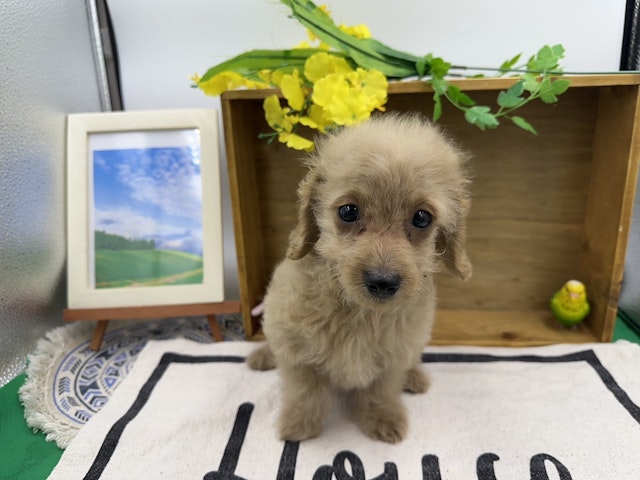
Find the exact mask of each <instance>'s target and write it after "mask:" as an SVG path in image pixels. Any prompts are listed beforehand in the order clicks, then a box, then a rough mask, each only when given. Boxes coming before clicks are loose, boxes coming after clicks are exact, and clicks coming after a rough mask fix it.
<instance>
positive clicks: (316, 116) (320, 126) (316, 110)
mask: <svg viewBox="0 0 640 480" xmlns="http://www.w3.org/2000/svg"><path fill="white" fill-rule="evenodd" d="M299 121H300V123H301V124H302V125H305V126H307V127H309V128H313V129H314V130H318V131H319V132H320V133H325V132H326V131H327V129H328V128H330V127H333V126H335V123H334V122H332V121H331V119H330V118H328V117H327V115H326V113H325V111H324V109H323V108H322V107H321V106H319V105H315V104H311V105H310V106H309V107H308V108H307V116H306V117H300V119H299Z"/></svg>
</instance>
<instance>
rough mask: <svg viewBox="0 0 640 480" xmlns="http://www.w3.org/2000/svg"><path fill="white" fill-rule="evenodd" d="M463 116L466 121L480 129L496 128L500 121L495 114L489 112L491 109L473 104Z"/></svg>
mask: <svg viewBox="0 0 640 480" xmlns="http://www.w3.org/2000/svg"><path fill="white" fill-rule="evenodd" d="M464 118H465V120H466V121H467V122H469V123H470V124H472V125H475V126H476V127H478V128H479V129H480V130H484V129H486V128H496V127H497V126H498V125H500V122H499V121H498V119H497V118H496V116H495V115H494V114H493V113H491V109H490V108H489V107H485V106H475V107H471V108H470V109H468V110H467V111H466V112H464Z"/></svg>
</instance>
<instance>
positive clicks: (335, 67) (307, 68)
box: [304, 52, 353, 83]
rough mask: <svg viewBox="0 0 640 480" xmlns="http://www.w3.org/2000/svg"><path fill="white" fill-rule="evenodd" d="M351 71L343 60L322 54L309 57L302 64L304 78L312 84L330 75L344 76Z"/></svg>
mask: <svg viewBox="0 0 640 480" xmlns="http://www.w3.org/2000/svg"><path fill="white" fill-rule="evenodd" d="M352 71H353V70H352V68H351V67H350V66H349V63H348V62H347V61H346V60H345V59H344V58H342V57H336V56H335V55H330V54H328V53H324V52H321V53H316V54H314V55H311V56H310V57H309V58H308V59H307V61H306V62H305V64H304V76H305V78H306V79H307V80H309V81H310V82H313V83H315V82H317V81H318V80H320V79H321V78H323V77H325V76H327V75H329V74H332V73H340V74H346V73H349V72H352Z"/></svg>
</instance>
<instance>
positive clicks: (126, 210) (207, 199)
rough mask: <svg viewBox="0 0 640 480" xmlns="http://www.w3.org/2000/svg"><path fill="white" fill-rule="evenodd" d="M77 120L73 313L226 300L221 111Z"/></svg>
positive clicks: (72, 153)
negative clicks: (219, 145) (221, 188)
mask: <svg viewBox="0 0 640 480" xmlns="http://www.w3.org/2000/svg"><path fill="white" fill-rule="evenodd" d="M67 120H68V121H67V182H68V183H67V262H68V263H67V265H68V271H67V274H68V308H69V309H87V308H112V307H144V306H156V305H158V306H160V305H182V304H193V303H209V302H221V301H223V299H224V298H223V297H224V282H223V250H222V211H221V200H220V162H219V148H218V128H217V112H216V111H215V110H208V109H189V110H166V111H163V110H158V111H139V112H110V113H91V114H72V115H69V116H68V118H67Z"/></svg>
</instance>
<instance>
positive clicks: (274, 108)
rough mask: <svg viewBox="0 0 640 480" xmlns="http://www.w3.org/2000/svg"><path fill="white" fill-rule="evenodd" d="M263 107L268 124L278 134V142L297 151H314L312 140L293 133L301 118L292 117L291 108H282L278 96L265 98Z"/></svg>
mask: <svg viewBox="0 0 640 480" xmlns="http://www.w3.org/2000/svg"><path fill="white" fill-rule="evenodd" d="M262 105H263V108H264V116H265V118H266V120H267V123H268V124H269V126H270V127H271V128H272V129H273V130H274V131H275V132H276V133H277V134H278V141H280V142H281V143H285V144H286V145H287V147H290V148H295V149H296V150H306V151H311V150H313V148H314V144H313V142H312V141H311V140H308V139H306V138H304V137H302V136H300V135H298V134H296V133H293V127H294V125H296V124H297V123H298V119H299V117H298V116H297V115H292V114H291V109H290V108H287V107H285V108H282V107H281V106H280V99H279V98H278V96H277V95H271V96H269V97H267V98H265V100H264V102H263V104H262Z"/></svg>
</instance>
